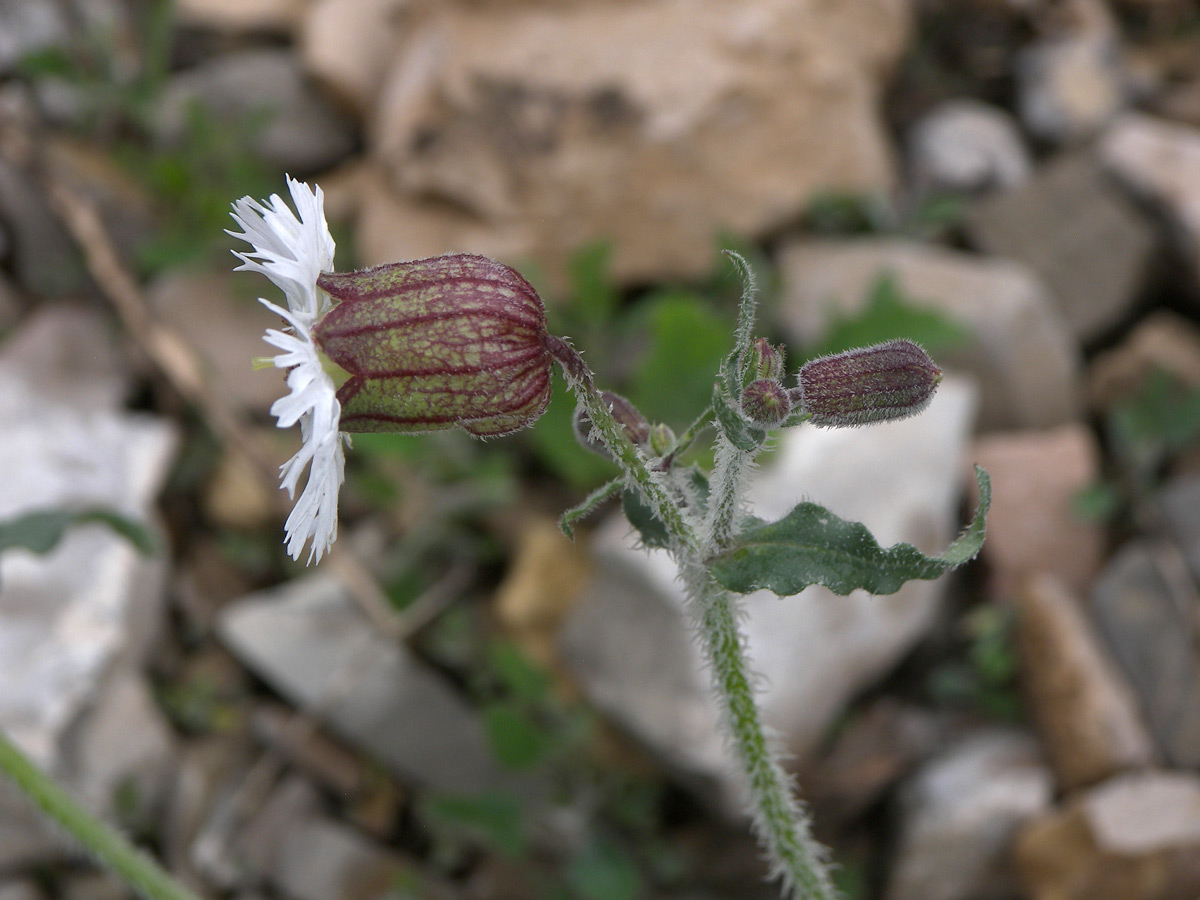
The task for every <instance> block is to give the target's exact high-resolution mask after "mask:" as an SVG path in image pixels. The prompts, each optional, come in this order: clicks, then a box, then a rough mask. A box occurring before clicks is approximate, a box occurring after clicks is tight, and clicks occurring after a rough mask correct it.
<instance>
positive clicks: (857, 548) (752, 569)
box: [709, 466, 992, 597]
mask: <svg viewBox="0 0 1200 900" xmlns="http://www.w3.org/2000/svg"><path fill="white" fill-rule="evenodd" d="M975 478H976V480H977V481H978V483H979V509H978V511H977V512H976V513H975V518H974V519H973V520H972V521H971V524H970V525H968V526H967V528H966V530H965V531H963V533H962V534H961V535H959V537H958V539H957V540H955V541H954V543H952V544H951V545H950V546H949V547H948V548H947V549H946V552H945V553H943V554H942V555H941V556H926V555H925V554H923V553H922V552H921V551H920V550H918V549H917V548H916V547H914V546H912V545H911V544H894V545H893V546H891V547H887V548H883V547H880V546H879V543H878V542H877V541H876V540H875V538H874V536H872V534H871V532H870V531H868V530H867V527H866V526H865V525H863V524H862V523H861V522H847V521H845V520H843V519H839V518H838V517H837V516H835V515H833V514H832V513H831V512H829V510H827V509H825V508H824V507H823V506H819V505H817V504H816V503H801V504H800V505H799V506H797V507H796V508H795V509H793V510H792V511H791V512H790V513H788V514H787V515H786V516H784V518H782V519H780V520H779V521H778V522H771V523H766V522H762V521H760V520H757V519H753V520H751V524H750V525H749V526H748V527H746V528H745V529H743V531H742V532H741V534H740V535H739V536H738V541H737V544H736V546H734V547H733V548H731V549H730V550H727V551H726V552H724V553H722V554H720V555H719V556H717V557H715V558H713V559H712V560H711V561H710V563H709V570H710V571H711V572H712V574H713V577H714V578H716V580H717V581H718V582H719V583H720V584H721V585H723V586H724V587H726V588H728V589H729V590H731V591H736V592H738V593H740V594H748V593H750V592H751V591H755V590H758V589H760V588H767V589H768V590H771V591H774V592H775V593H776V594H778V595H779V596H781V597H784V596H788V595H791V594H798V593H799V592H800V591H802V590H804V589H805V588H806V587H808V586H809V585H810V584H820V585H824V586H825V587H827V588H829V590H831V591H833V592H834V593H835V594H842V595H845V594H848V593H850V592H851V591H853V590H856V589H858V588H862V589H865V590H867V591H869V592H871V593H872V594H892V593H895V592H896V591H898V590H899V589H900V587H901V585H903V584H904V583H905V582H906V581H911V580H913V579H923V580H929V579H933V578H937V577H938V576H939V575H941V574H943V573H944V572H947V571H949V570H950V569H953V568H955V567H956V566H960V565H962V564H963V563H965V562H967V561H968V560H970V559H973V558H974V557H975V555H976V554H977V553H978V552H979V548H980V547H981V546H983V535H984V529H985V522H986V519H987V511H988V507H989V506H990V505H991V501H992V483H991V479H990V478H988V474H987V472H985V471H984V470H983V469H981V468H980V467H979V466H976V467H975Z"/></svg>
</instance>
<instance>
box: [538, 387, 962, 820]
mask: <svg viewBox="0 0 1200 900" xmlns="http://www.w3.org/2000/svg"><path fill="white" fill-rule="evenodd" d="M974 411H975V392H974V389H973V388H972V387H971V386H970V385H969V384H968V383H966V382H964V381H962V380H958V379H953V378H948V379H946V380H945V381H944V382H943V384H942V386H941V388H940V389H939V392H938V394H937V396H936V397H935V399H934V401H933V403H932V404H931V405H930V407H929V409H928V410H926V411H925V412H924V413H922V414H921V415H920V416H917V417H915V418H912V419H908V420H906V421H902V422H893V423H888V424H884V425H878V426H874V427H871V428H860V429H845V430H835V429H816V428H799V429H794V430H792V431H788V432H785V433H784V434H783V435H782V436H781V438H780V442H779V443H780V447H779V452H778V453H777V454H776V458H775V460H774V461H773V462H772V463H771V465H770V466H769V467H766V468H764V469H763V470H762V472H761V474H760V476H759V477H758V478H756V480H755V482H754V485H753V487H752V489H751V492H750V497H751V500H752V501H753V506H754V511H755V513H756V514H757V515H759V516H760V517H762V518H766V519H774V518H779V517H780V516H782V515H784V514H785V513H786V512H788V511H789V510H790V509H791V507H792V506H793V505H795V503H797V502H799V501H801V500H805V499H811V500H815V501H816V502H819V503H823V504H824V505H826V506H827V507H828V508H829V509H830V510H832V511H833V512H834V513H836V514H837V515H839V516H841V517H842V518H845V519H853V520H859V521H862V522H865V523H866V524H867V525H868V527H870V528H871V530H872V531H873V532H874V534H875V535H876V536H877V537H878V539H879V540H880V542H881V543H882V544H884V545H887V544H890V543H894V542H896V541H908V542H911V543H914V544H916V545H917V546H918V547H921V548H922V549H924V550H925V551H927V552H940V550H941V549H942V548H943V546H944V544H945V543H946V542H947V541H948V540H949V539H950V538H951V537H953V535H954V533H955V531H956V530H957V527H958V520H957V516H958V501H959V495H960V490H961V487H962V484H961V482H960V479H959V473H961V471H962V465H961V464H962V461H963V460H962V457H963V453H964V448H965V443H966V440H967V438H968V435H969V434H970V431H971V423H972V420H973V417H974ZM594 552H595V554H596V557H597V561H598V563H599V564H598V566H597V573H598V574H597V576H596V580H595V582H594V583H593V585H592V586H591V587H590V588H589V589H588V590H587V591H586V592H585V594H584V597H583V598H582V599H581V601H580V602H579V604H578V605H577V607H576V608H575V609H574V610H573V611H572V613H571V615H570V617H569V619H568V620H567V623H566V625H565V627H564V630H563V633H562V636H561V643H562V648H563V653H564V658H565V660H566V662H567V664H568V666H569V667H570V668H571V669H572V671H573V672H574V673H575V675H576V676H577V677H578V678H579V680H580V681H581V683H582V684H583V686H584V690H585V691H586V692H587V694H588V696H589V697H590V698H591V699H592V701H593V702H595V703H596V704H597V705H598V706H600V707H601V708H603V709H604V710H605V711H606V712H608V713H609V714H610V715H611V716H613V718H614V719H615V720H616V721H617V722H618V723H619V724H620V725H621V727H623V728H625V729H627V730H628V731H630V732H631V733H632V734H634V735H635V736H637V737H638V738H639V739H640V740H642V741H643V742H644V743H645V744H646V745H647V746H648V747H650V748H651V749H652V750H654V751H655V752H657V753H658V754H660V755H661V756H662V757H663V758H664V759H666V760H668V761H669V762H671V763H672V764H673V765H675V766H676V767H677V768H678V769H679V770H681V771H682V772H683V773H685V774H687V775H690V776H692V777H695V778H699V779H703V780H705V781H706V782H710V783H711V782H715V783H716V784H717V785H718V786H719V788H720V789H721V790H722V791H723V793H724V799H725V800H726V801H728V803H729V804H731V805H732V804H735V803H737V802H738V796H739V792H738V788H737V784H738V779H737V778H736V776H734V775H732V774H731V769H730V763H729V761H728V757H727V755H726V752H725V744H724V741H723V739H722V737H721V735H720V732H719V730H718V728H717V714H716V709H715V706H714V704H713V701H712V699H711V688H710V680H709V675H708V672H707V671H705V669H704V667H703V665H702V663H701V660H700V651H699V649H698V648H697V647H696V644H695V641H694V638H693V637H692V634H691V629H690V625H689V623H688V622H687V621H686V620H685V617H684V612H683V598H682V596H681V591H680V585H679V582H678V578H677V577H676V573H675V568H674V564H673V563H672V562H671V560H670V559H669V557H668V556H667V555H666V553H665V552H662V551H656V552H652V553H649V554H647V553H644V552H642V551H639V550H636V549H634V539H633V536H632V535H631V534H630V533H629V527H628V525H626V524H625V523H624V521H623V520H620V521H618V520H616V519H613V520H610V522H609V523H608V524H607V525H606V526H605V527H604V528H603V529H602V530H601V532H600V533H599V534H598V535H597V538H596V541H595V547H594ZM941 593H942V585H941V584H939V583H937V582H923V581H917V582H910V583H909V584H908V585H906V586H905V587H904V588H903V589H902V590H901V591H900V592H899V593H897V594H895V595H893V596H890V597H884V598H879V597H872V596H870V595H868V594H866V593H864V592H862V591H857V592H855V593H853V594H851V595H850V596H847V597H837V596H835V595H833V594H832V593H830V592H828V591H826V590H824V589H823V588H817V587H813V588H809V589H807V590H806V591H805V592H804V593H802V594H800V595H799V596H797V597H790V598H786V599H782V600H781V599H778V598H776V597H775V596H774V595H773V594H769V593H767V592H765V591H762V592H758V593H756V594H752V595H750V596H748V597H746V598H745V599H744V601H743V606H744V609H745V612H746V618H745V620H744V628H745V632H746V635H747V637H748V640H749V652H750V656H751V659H752V665H753V667H754V668H755V670H756V671H758V672H759V673H761V675H762V676H763V677H764V680H763V685H764V688H763V692H762V695H761V702H762V705H763V709H764V715H765V717H766V720H767V721H768V723H769V724H770V725H771V726H772V727H773V728H774V729H775V730H776V731H777V732H778V733H779V734H780V735H781V736H782V738H783V740H784V742H785V744H786V747H787V749H788V750H789V751H790V752H791V753H792V754H794V755H796V756H799V757H803V756H805V755H806V754H808V753H809V752H810V751H812V750H813V749H814V747H815V746H816V744H817V742H818V741H819V740H820V739H821V737H822V736H823V734H824V733H825V730H826V728H827V727H828V726H829V724H830V723H831V722H832V721H833V720H834V718H836V716H837V715H838V713H839V712H840V711H841V709H842V708H843V707H844V705H845V703H846V702H847V701H848V700H849V699H850V698H851V697H853V696H854V695H855V693H857V692H858V691H860V690H861V689H862V688H863V687H865V686H867V685H869V684H871V683H872V682H873V681H874V680H875V679H877V678H879V677H880V676H881V675H882V674H883V673H885V672H886V671H887V670H888V669H889V668H890V667H891V666H892V665H894V664H895V662H896V661H897V660H898V659H899V658H900V657H901V656H902V655H903V654H904V652H905V651H906V650H907V649H908V648H909V647H911V646H912V644H913V642H914V641H915V640H917V639H918V638H919V637H920V636H921V634H922V633H923V632H924V630H925V628H926V627H927V626H928V625H929V623H930V622H931V620H932V618H933V616H934V614H935V612H936V609H937V605H938V599H939V597H940V596H941Z"/></svg>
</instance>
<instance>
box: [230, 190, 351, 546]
mask: <svg viewBox="0 0 1200 900" xmlns="http://www.w3.org/2000/svg"><path fill="white" fill-rule="evenodd" d="M288 189H289V191H290V193H291V197H292V203H293V204H294V205H295V208H296V211H295V212H293V211H292V209H291V207H289V206H288V205H287V203H286V202H285V201H284V200H283V198H281V197H280V196H279V195H278V194H273V195H272V196H271V197H270V199H269V200H267V202H266V203H265V204H264V203H259V202H258V201H257V200H253V199H251V198H250V197H243V198H242V199H241V200H238V201H236V202H235V203H234V204H233V219H234V221H235V222H237V224H238V225H239V226H241V229H242V230H241V231H240V232H235V231H230V232H229V234H230V235H232V236H233V237H235V238H238V239H240V240H243V241H246V242H247V243H248V244H250V246H251V248H252V249H251V250H250V251H249V252H247V253H238V252H235V253H234V255H235V256H237V257H238V259H240V260H241V261H242V263H241V265H239V266H238V267H237V268H236V269H235V270H234V271H248V272H259V273H261V274H263V275H265V276H267V278H269V279H270V280H271V281H272V282H273V283H274V284H275V285H276V286H277V287H278V288H279V289H280V290H282V291H283V294H284V297H286V298H287V309H284V308H283V307H280V306H277V305H275V304H274V303H270V302H268V301H267V300H262V301H261V302H262V303H263V305H264V306H266V307H267V309H269V310H271V311H272V312H274V313H277V314H278V315H279V316H281V317H282V318H283V319H284V320H285V321H286V322H287V323H288V325H289V326H290V328H289V329H288V330H284V331H281V330H278V329H275V328H270V329H267V333H266V335H264V337H263V340H265V341H266V342H267V343H268V344H270V345H271V346H272V347H275V348H276V349H278V350H281V351H283V352H282V353H279V354H277V355H276V356H275V357H274V358H273V359H272V362H273V363H274V365H275V367H276V368H279V369H285V370H287V386H288V394H287V395H285V396H283V397H280V398H279V399H278V400H276V401H275V402H274V403H273V404H272V405H271V415H273V416H275V418H276V420H277V424H278V425H279V427H280V428H291V427H292V426H294V425H296V424H299V425H300V438H301V445H300V449H299V450H298V451H297V452H296V455H295V456H293V457H292V458H291V459H289V460H288V461H287V462H286V463H284V465H283V466H282V467H281V468H280V487H281V488H283V489H284V490H286V491H287V492H288V496H289V497H291V498H292V499H293V500H295V505H294V506H293V507H292V512H291V515H289V516H288V519H287V522H286V524H285V525H284V531H285V534H286V539H285V540H286V546H287V552H288V554H289V555H290V556H291V557H292V559H299V558H300V554H301V553H302V552H303V550H304V545H305V544H307V543H308V542H309V541H311V542H312V544H311V547H310V549H309V553H308V562H309V564H312V563H314V562H320V561H321V557H322V556H323V555H324V554H325V553H326V552H328V550H329V548H330V547H331V546H333V542H334V540H335V539H336V538H337V502H338V492H339V490H340V489H341V486H342V482H343V480H345V471H346V455H345V449H344V442H345V440H346V435H344V434H342V433H341V432H340V431H339V429H338V423H339V419H340V416H341V404H339V403H338V399H337V389H336V388H335V387H334V384H333V380H332V379H331V378H330V377H329V376H328V375H327V374H326V373H325V370H324V369H323V368H322V366H321V358H320V355H319V353H318V352H317V346H316V344H315V343H314V342H313V338H312V328H313V325H315V324H316V323H317V322H318V321H319V320H320V318H321V317H322V316H323V315H324V314H325V313H326V312H328V310H329V306H330V302H329V298H328V297H327V296H326V295H325V293H324V292H323V291H321V290H320V289H319V288H318V287H317V278H318V276H320V274H321V273H322V272H328V271H332V269H333V251H334V244H333V238H332V237H331V236H330V234H329V226H328V225H327V224H326V223H325V213H324V204H323V198H322V194H321V189H320V188H317V189H316V190H315V191H314V190H311V189H310V188H309V187H308V185H307V184H304V183H303V182H299V181H296V180H295V179H292V178H289V179H288ZM306 470H307V472H308V478H307V480H306V481H305V483H304V488H303V489H302V490H301V491H300V496H299V498H296V488H297V487H298V486H299V483H300V477H301V476H302V475H303V474H304V473H305V471H306Z"/></svg>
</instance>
